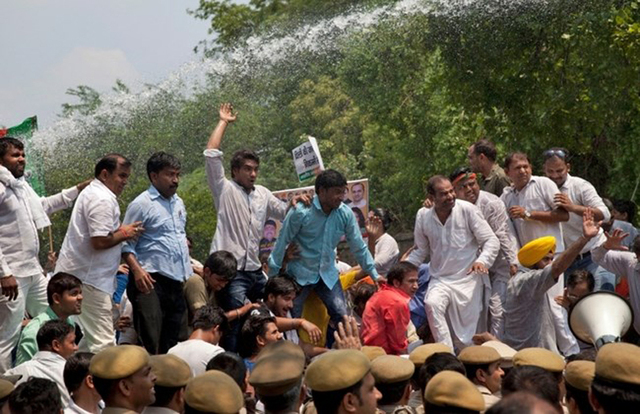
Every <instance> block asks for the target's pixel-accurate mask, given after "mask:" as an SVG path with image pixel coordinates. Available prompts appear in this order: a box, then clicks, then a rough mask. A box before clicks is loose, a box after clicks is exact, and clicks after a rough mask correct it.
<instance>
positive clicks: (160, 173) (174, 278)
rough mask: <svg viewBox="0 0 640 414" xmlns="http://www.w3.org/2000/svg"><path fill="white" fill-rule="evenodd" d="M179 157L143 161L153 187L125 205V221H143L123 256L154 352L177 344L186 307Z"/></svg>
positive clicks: (143, 334)
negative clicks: (136, 235)
mask: <svg viewBox="0 0 640 414" xmlns="http://www.w3.org/2000/svg"><path fill="white" fill-rule="evenodd" d="M180 168H181V167H180V161H179V160H178V159H177V158H176V157H174V156H173V155H170V154H167V153H164V152H158V153H155V154H153V155H152V156H151V158H149V161H147V174H148V175H149V180H150V181H151V186H150V187H149V188H148V189H147V190H146V191H144V192H143V193H142V194H140V195H139V196H138V197H136V199H135V200H133V201H132V202H131V204H129V207H128V208H127V213H126V215H125V217H124V223H133V222H137V221H139V222H142V226H143V227H144V229H145V231H144V233H143V234H142V235H141V236H140V238H137V239H132V240H130V241H128V242H127V243H126V244H125V246H124V248H123V253H122V256H123V258H124V260H125V261H126V262H127V264H128V265H129V269H131V273H130V274H129V283H128V285H127V295H128V296H129V300H130V301H131V303H132V305H133V324H134V327H135V330H136V332H137V333H138V339H139V341H140V343H141V344H142V345H143V346H144V347H145V348H146V349H147V351H148V352H149V353H150V354H152V355H155V354H160V353H162V354H163V353H166V352H167V351H168V350H169V348H171V347H173V346H174V345H176V344H177V343H178V336H179V334H180V331H181V330H182V321H183V317H184V313H185V311H186V309H187V305H186V302H185V299H184V294H183V293H182V289H183V285H184V282H185V281H186V280H187V278H189V276H191V273H192V272H191V264H190V262H189V249H188V247H187V235H186V232H185V225H186V223H187V212H186V210H185V207H184V203H183V202H182V199H181V198H180V197H178V195H176V190H177V189H178V183H179V181H180Z"/></svg>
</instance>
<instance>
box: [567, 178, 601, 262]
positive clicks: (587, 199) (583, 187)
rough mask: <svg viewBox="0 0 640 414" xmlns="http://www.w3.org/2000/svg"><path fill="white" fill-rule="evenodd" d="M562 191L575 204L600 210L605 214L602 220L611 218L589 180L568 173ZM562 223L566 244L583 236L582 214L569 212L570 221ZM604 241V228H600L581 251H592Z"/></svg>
mask: <svg viewBox="0 0 640 414" xmlns="http://www.w3.org/2000/svg"><path fill="white" fill-rule="evenodd" d="M560 192H562V193H563V194H567V195H568V196H569V198H570V199H571V202H572V203H573V204H578V205H581V206H584V207H591V208H593V209H598V210H600V211H601V212H602V214H603V215H604V219H603V220H602V221H603V222H605V223H606V222H608V221H609V220H610V219H611V213H610V212H609V209H608V208H607V206H605V204H604V202H603V201H602V198H601V197H600V196H599V195H598V192H597V191H596V189H595V188H594V187H593V185H591V183H590V182H589V181H587V180H583V179H582V178H578V177H573V176H571V175H569V174H567V179H566V180H565V182H564V184H562V186H561V187H560ZM560 225H561V226H562V234H563V235H564V245H565V246H569V245H571V243H573V242H574V241H576V240H578V239H579V238H580V237H582V216H581V215H578V214H575V213H569V221H565V222H563V223H561V224H560ZM603 241H604V234H603V230H602V229H600V234H599V235H598V236H597V237H594V238H592V239H591V240H590V241H589V243H587V245H586V246H584V248H583V249H582V250H581V251H580V253H586V252H588V251H590V250H591V249H593V248H594V247H595V246H597V245H599V244H602V242H603Z"/></svg>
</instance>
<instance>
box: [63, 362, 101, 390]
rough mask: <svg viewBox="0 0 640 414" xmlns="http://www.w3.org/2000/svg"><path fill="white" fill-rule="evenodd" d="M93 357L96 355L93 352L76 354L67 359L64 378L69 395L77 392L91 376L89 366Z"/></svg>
mask: <svg viewBox="0 0 640 414" xmlns="http://www.w3.org/2000/svg"><path fill="white" fill-rule="evenodd" d="M93 356H94V354H93V353H91V352H76V353H75V354H73V355H71V356H70V357H69V359H67V362H66V363H65V364H64V371H63V374H62V376H63V377H64V385H65V386H66V387H67V390H68V391H69V394H73V393H74V392H75V391H77V390H78V388H80V386H81V385H82V382H83V381H84V379H85V378H86V377H87V375H89V365H90V364H91V358H93Z"/></svg>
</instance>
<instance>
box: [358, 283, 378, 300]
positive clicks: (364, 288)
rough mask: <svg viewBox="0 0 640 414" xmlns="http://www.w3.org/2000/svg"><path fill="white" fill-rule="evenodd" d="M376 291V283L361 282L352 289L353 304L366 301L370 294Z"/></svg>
mask: <svg viewBox="0 0 640 414" xmlns="http://www.w3.org/2000/svg"><path fill="white" fill-rule="evenodd" d="M377 291H378V288H377V287H376V285H372V284H369V283H361V284H359V285H357V286H356V287H355V289H354V290H353V304H354V305H358V304H360V303H367V301H369V299H371V296H373V294H374V293H376V292H377Z"/></svg>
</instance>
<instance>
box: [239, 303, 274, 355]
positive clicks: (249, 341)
mask: <svg viewBox="0 0 640 414" xmlns="http://www.w3.org/2000/svg"><path fill="white" fill-rule="evenodd" d="M254 312H255V313H254ZM254 312H252V313H251V314H250V315H249V317H248V318H247V319H246V320H245V321H244V324H242V329H241V330H240V343H239V349H238V351H239V352H238V353H239V354H240V356H241V357H243V358H249V357H250V356H252V355H255V354H256V353H258V343H257V340H256V338H257V337H258V336H264V335H265V333H266V332H267V324H268V323H270V322H272V323H276V318H275V317H273V316H271V315H269V314H266V313H261V312H257V311H254Z"/></svg>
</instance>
